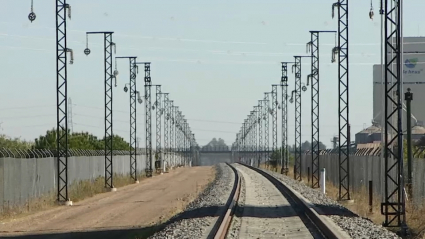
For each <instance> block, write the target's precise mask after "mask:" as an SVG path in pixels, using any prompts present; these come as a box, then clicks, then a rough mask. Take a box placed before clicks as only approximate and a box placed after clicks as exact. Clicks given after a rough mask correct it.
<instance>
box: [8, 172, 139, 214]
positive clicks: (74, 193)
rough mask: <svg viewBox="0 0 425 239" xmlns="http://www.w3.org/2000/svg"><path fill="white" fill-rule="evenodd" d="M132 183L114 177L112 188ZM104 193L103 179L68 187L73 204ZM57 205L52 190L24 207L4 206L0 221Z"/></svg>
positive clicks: (127, 177) (128, 180) (28, 202)
mask: <svg viewBox="0 0 425 239" xmlns="http://www.w3.org/2000/svg"><path fill="white" fill-rule="evenodd" d="M144 178H145V176H141V177H140V178H139V180H142V179H144ZM133 183H134V182H133V180H131V179H130V176H129V175H126V176H123V175H114V186H115V187H117V188H118V187H122V186H125V185H129V184H133ZM104 192H107V191H106V189H105V178H104V177H98V178H96V179H94V180H84V181H80V182H77V183H73V184H71V185H70V186H69V191H68V195H69V198H70V199H71V200H72V201H73V202H78V201H81V200H83V199H86V198H89V197H92V196H94V195H96V194H99V193H104ZM57 205H58V204H57V201H56V190H54V191H53V192H51V193H49V194H46V195H43V196H41V197H37V198H31V199H29V200H27V202H26V203H25V204H24V205H19V206H16V205H7V206H4V207H3V213H2V214H0V221H5V220H11V219H14V218H19V217H24V216H27V215H30V214H32V213H35V212H39V211H42V210H46V209H50V208H53V207H56V206H57Z"/></svg>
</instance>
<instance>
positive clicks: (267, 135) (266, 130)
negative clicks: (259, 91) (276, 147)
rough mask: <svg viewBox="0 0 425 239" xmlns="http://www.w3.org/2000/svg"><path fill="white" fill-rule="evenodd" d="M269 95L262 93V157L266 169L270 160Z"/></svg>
mask: <svg viewBox="0 0 425 239" xmlns="http://www.w3.org/2000/svg"><path fill="white" fill-rule="evenodd" d="M269 94H270V92H265V93H264V100H263V102H264V112H265V113H264V116H265V119H264V121H265V125H264V129H265V130H264V131H265V132H264V137H265V138H264V141H265V145H264V146H265V149H264V150H265V152H264V156H265V161H266V166H267V167H268V166H269V163H270V160H269V156H270V155H269V149H270V144H269V139H270V138H269V137H270V133H269V130H270V126H269V123H270V122H269V118H270V115H269V112H270V106H269V101H270V100H269V98H270V97H269Z"/></svg>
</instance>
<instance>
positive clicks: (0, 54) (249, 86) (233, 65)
mask: <svg viewBox="0 0 425 239" xmlns="http://www.w3.org/2000/svg"><path fill="white" fill-rule="evenodd" d="M34 2H35V3H34V11H35V13H36V14H37V19H36V21H34V22H33V23H30V22H29V20H28V18H27V16H28V13H29V11H30V0H0V6H1V7H0V72H1V82H2V85H1V87H0V123H1V122H2V125H1V127H2V129H1V131H0V132H1V133H3V134H7V135H9V136H11V137H22V138H23V139H27V140H33V139H34V138H36V137H37V136H38V135H40V134H43V133H44V132H45V131H46V130H47V129H50V128H52V127H54V126H55V120H56V117H55V114H56V107H55V104H56V102H55V100H56V97H55V96H56V95H55V87H56V85H55V81H56V71H55V68H56V63H55V4H54V1H53V0H50V1H48V0H34ZM333 2H334V1H332V0H329V1H328V0H299V1H287V0H286V1H285V0H280V1H275V0H273V1H272V0H267V1H264V0H262V1H259V0H255V1H254V0H245V1H242V0H234V1H231V2H229V1H222V0H216V1H204V0H203V1H201V0H198V1H195V0H180V1H165V0H156V1H139V0H137V1H136V0H121V1H117V0H102V1H101V0H86V1H82V0H73V1H72V0H70V1H68V3H69V4H70V5H71V6H72V20H69V21H68V47H69V48H72V49H73V50H74V51H75V62H74V64H73V65H69V67H68V72H69V74H68V82H69V83H68V87H69V96H70V97H71V98H72V102H73V104H74V106H73V122H74V131H82V130H84V131H89V132H92V133H94V134H95V135H97V136H99V137H102V136H103V106H104V103H103V99H104V98H103V90H104V86H103V61H102V60H103V50H102V44H103V41H102V37H101V36H91V37H90V43H89V44H90V48H91V50H92V54H91V55H90V56H85V55H84V54H83V50H84V48H85V32H86V31H114V32H115V34H114V41H115V42H116V44H117V55H118V56H126V55H135V56H138V57H139V58H138V60H139V61H151V62H152V74H151V75H152V81H153V83H154V84H161V85H163V87H162V89H163V91H164V92H169V93H170V99H173V100H174V101H175V103H176V105H178V106H180V109H181V110H182V112H183V114H184V115H185V116H186V118H187V119H188V121H189V124H190V126H191V128H192V129H193V132H194V133H195V135H196V138H197V140H198V143H199V144H200V145H203V144H205V143H207V142H208V141H209V140H210V139H211V138H212V137H217V138H218V137H221V138H223V139H224V140H225V141H226V143H228V144H231V143H232V142H233V141H234V139H235V135H236V133H237V132H238V131H239V129H240V127H241V123H242V122H243V120H244V119H245V118H246V116H247V115H248V114H249V111H251V110H252V106H253V105H256V104H257V103H258V100H259V99H262V98H263V97H264V92H265V91H271V84H277V83H279V81H280V75H281V71H280V62H281V61H293V55H305V54H306V51H305V50H306V47H305V43H306V42H308V41H309V40H310V33H309V32H308V31H309V30H336V27H337V21H336V19H332V18H331V5H332V3H333ZM373 2H374V9H375V19H374V21H371V20H370V19H369V17H368V13H369V8H370V1H366V0H361V1H360V0H357V1H354V0H351V1H350V7H351V9H350V14H349V16H350V24H351V25H350V27H351V28H350V57H351V58H350V63H351V64H350V67H351V68H350V70H351V71H350V96H351V98H350V101H351V102H350V107H351V108H350V111H351V116H350V121H351V125H352V132H353V133H356V132H358V131H359V130H361V129H362V128H363V125H364V124H366V125H369V124H370V121H371V119H372V80H371V78H372V64H376V63H379V60H380V58H379V52H380V51H379V41H380V19H379V18H380V16H379V14H378V10H379V1H377V0H374V1H373ZM404 5H405V9H404V16H405V27H404V35H405V36H418V35H425V26H424V25H425V24H424V23H425V18H424V17H423V15H422V11H423V9H425V2H424V1H423V0H411V1H408V2H405V4H404ZM420 25H422V28H421V27H420ZM320 42H321V43H322V44H321V48H320V51H321V54H320V56H321V76H320V78H321V83H320V84H321V85H320V87H321V99H320V102H321V117H320V120H321V124H320V126H321V131H320V133H321V134H320V139H321V141H322V142H324V143H325V144H326V145H328V146H330V142H329V141H330V139H331V137H332V136H333V135H335V134H336V133H337V132H338V126H337V122H338V121H337V120H338V115H337V114H338V113H337V97H338V93H337V89H338V88H337V87H338V85H337V65H336V64H332V65H331V64H330V58H331V55H330V52H331V49H332V47H333V45H334V42H335V37H334V35H330V34H328V35H322V36H321V39H320ZM303 62H304V63H305V64H303V81H305V78H306V76H307V74H308V72H309V71H310V67H309V65H310V60H308V59H304V60H303ZM118 68H119V71H120V76H119V78H118V79H119V86H118V87H117V88H115V89H114V109H115V114H114V126H115V133H116V134H119V135H121V136H123V137H124V138H126V139H127V140H128V138H129V136H128V135H129V125H128V121H129V116H128V111H129V106H128V102H129V96H128V94H127V93H124V91H123V90H122V88H123V86H124V83H126V82H128V61H123V60H121V61H120V62H118ZM142 75H143V74H140V75H139V77H138V87H137V88H138V89H139V90H140V91H143V79H142ZM289 79H290V90H292V89H293V83H292V82H293V80H294V77H293V75H292V74H290V78H289ZM279 92H280V91H279ZM309 98H310V89H309V90H308V91H307V92H306V93H304V94H303V99H302V100H303V109H302V113H303V118H304V119H303V137H302V140H303V141H305V140H310V139H311V136H310V134H311V131H310V99H309ZM293 114H294V107H293V105H291V106H290V110H289V125H290V131H289V132H290V137H289V140H290V143H291V144H292V143H293V142H294V138H293V132H294V127H293V125H294V117H293ZM279 117H280V116H279ZM205 120H210V121H223V122H221V123H218V122H216V123H214V122H205ZM143 121H144V111H143V107H142V106H141V105H140V106H139V107H138V137H140V138H141V139H144V137H145V136H144V134H143V132H144V125H143V124H142V122H143ZM225 122H227V123H225ZM214 131H216V132H214ZM279 135H280V133H279ZM141 143H143V141H141ZM143 145H144V143H143Z"/></svg>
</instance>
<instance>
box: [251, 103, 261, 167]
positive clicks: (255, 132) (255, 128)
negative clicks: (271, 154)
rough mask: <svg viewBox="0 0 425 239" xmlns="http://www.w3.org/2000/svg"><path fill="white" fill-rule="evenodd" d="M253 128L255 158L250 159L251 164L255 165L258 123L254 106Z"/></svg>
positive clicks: (256, 110)
mask: <svg viewBox="0 0 425 239" xmlns="http://www.w3.org/2000/svg"><path fill="white" fill-rule="evenodd" d="M252 117H253V124H254V125H253V128H254V150H255V157H254V158H253V159H252V161H253V162H252V164H253V165H255V164H256V163H255V161H257V158H258V148H259V147H258V139H257V135H258V131H257V130H258V127H257V123H258V106H254V111H253V115H252Z"/></svg>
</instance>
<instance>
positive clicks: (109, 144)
mask: <svg viewBox="0 0 425 239" xmlns="http://www.w3.org/2000/svg"><path fill="white" fill-rule="evenodd" d="M113 33H114V32H110V31H104V32H86V49H85V50H84V54H86V55H87V56H88V55H89V54H90V52H91V51H90V49H89V35H93V34H102V35H103V47H104V66H105V69H104V70H105V82H104V83H105V136H104V137H105V188H108V189H109V190H111V191H116V190H117V189H116V188H115V187H114V182H113V175H114V171H113V163H112V162H113V160H112V158H113V153H112V151H113V148H114V147H113V141H114V140H113V139H114V134H113V120H112V119H113V111H112V107H113V104H112V100H113V97H112V96H113V95H112V79H113V78H115V86H117V81H116V80H117V79H116V77H117V75H118V70H117V69H116V68H115V71H114V72H112V59H113V54H112V50H114V53H115V54H116V45H115V43H114V42H113V41H112V34H113ZM115 67H116V64H115Z"/></svg>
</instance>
